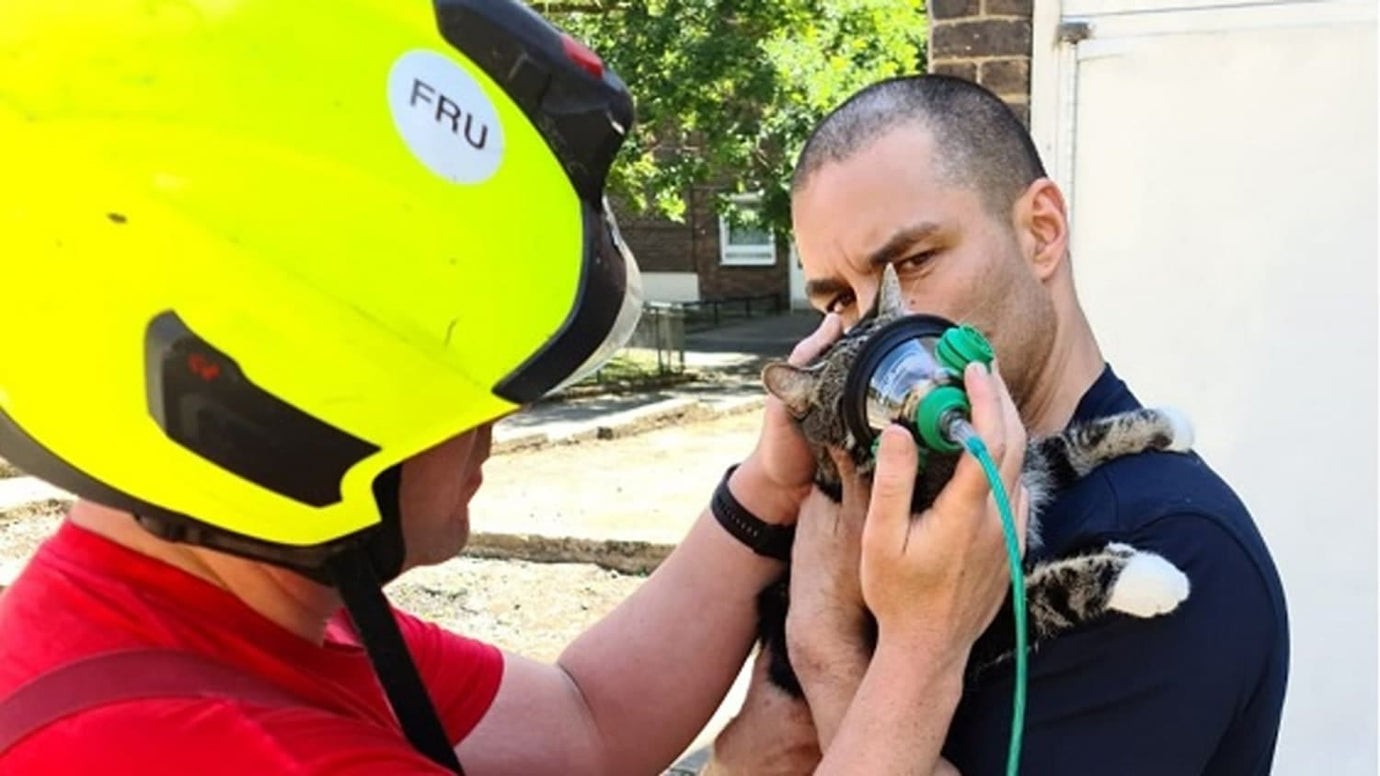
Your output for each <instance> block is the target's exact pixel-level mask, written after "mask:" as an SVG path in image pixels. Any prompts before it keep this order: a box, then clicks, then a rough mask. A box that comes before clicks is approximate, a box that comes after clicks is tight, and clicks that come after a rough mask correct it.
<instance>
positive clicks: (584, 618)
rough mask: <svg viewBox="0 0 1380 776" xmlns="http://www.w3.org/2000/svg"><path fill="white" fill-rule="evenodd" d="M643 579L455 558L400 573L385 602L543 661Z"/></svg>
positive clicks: (564, 566)
mask: <svg viewBox="0 0 1380 776" xmlns="http://www.w3.org/2000/svg"><path fill="white" fill-rule="evenodd" d="M643 581H644V578H643V577H640V576H633V575H626V574H620V573H618V572H614V571H606V570H604V569H601V568H598V567H596V566H592V565H589V564H583V563H529V562H526V561H514V560H482V559H478V558H457V559H455V560H452V561H449V562H447V563H443V564H441V565H439V566H432V567H429V568H419V569H414V570H412V571H410V572H408V573H407V574H404V575H403V576H402V577H401V578H399V579H398V580H397V581H395V582H393V583H392V584H391V585H389V587H388V596H389V599H390V600H392V601H393V602H394V604H396V605H398V606H400V607H402V608H403V609H406V610H407V611H409V612H412V613H413V614H416V615H417V616H418V617H422V618H424V619H427V620H431V621H433V622H436V623H438V624H440V625H442V626H444V627H446V628H449V629H451V630H453V631H455V632H457V633H463V634H465V635H466V636H470V637H472V638H476V639H479V640H481V641H486V642H488V643H490V644H495V645H497V646H499V647H502V648H504V649H508V650H511V651H513V652H516V653H518V654H521V655H524V656H526V657H529V658H532V659H534V660H542V661H547V662H549V661H552V660H555V659H556V657H558V656H559V655H560V653H561V651H562V650H564V649H565V648H566V646H568V645H569V644H570V642H571V641H573V640H574V639H575V638H576V637H577V636H579V635H580V634H581V633H583V632H584V630H585V629H586V628H588V627H589V626H590V625H592V624H593V623H594V622H595V621H597V620H598V619H599V618H601V617H603V616H604V615H605V614H608V613H609V612H610V611H612V610H613V608H614V607H616V606H617V605H618V604H619V602H621V601H622V600H623V599H625V598H627V597H628V596H629V595H631V594H632V592H633V591H634V590H636V589H637V587H638V586H639V585H640V584H642V582H643Z"/></svg>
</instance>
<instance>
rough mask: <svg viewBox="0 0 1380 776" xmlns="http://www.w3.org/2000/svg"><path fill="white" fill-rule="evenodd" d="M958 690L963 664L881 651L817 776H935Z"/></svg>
mask: <svg viewBox="0 0 1380 776" xmlns="http://www.w3.org/2000/svg"><path fill="white" fill-rule="evenodd" d="M962 687H963V661H962V660H956V659H953V658H948V659H943V658H937V657H936V656H934V655H933V654H927V653H926V652H925V651H924V650H916V649H911V648H905V647H900V648H898V647H888V646H886V645H885V644H883V645H881V646H879V647H878V649H877V653H876V654H875V655H874V656H873V658H872V662H871V664H870V665H869V666H868V669H867V673H866V675H864V677H863V680H862V682H861V683H860V684H859V685H858V692H857V694H856V695H855V696H854V698H853V703H852V704H851V705H850V706H849V708H848V712H847V714H845V715H844V718H843V723H842V724H841V725H840V726H839V729H838V733H837V734H836V735H835V737H834V739H833V741H832V742H831V745H830V747H829V748H828V750H827V751H825V753H824V760H823V761H822V762H821V763H820V767H819V769H818V770H816V771H815V773H816V774H819V775H820V776H837V775H838V774H869V776H887V775H888V774H915V773H931V772H933V771H934V770H935V769H936V768H937V767H938V766H939V765H940V754H941V752H942V750H943V747H944V738H945V736H946V735H948V730H949V724H950V722H952V720H953V714H954V710H955V709H957V708H958V701H959V696H960V694H961V692H962Z"/></svg>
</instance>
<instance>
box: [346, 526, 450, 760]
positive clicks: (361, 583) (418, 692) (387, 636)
mask: <svg viewBox="0 0 1380 776" xmlns="http://www.w3.org/2000/svg"><path fill="white" fill-rule="evenodd" d="M328 568H329V571H330V573H331V577H332V578H333V580H334V582H335V586H336V589H337V590H339V591H340V596H341V598H342V599H344V601H345V608H346V610H347V611H348V612H349V613H350V619H351V620H352V621H353V622H354V625H355V631H356V632H357V633H358V634H359V637H360V640H361V641H363V642H364V648H365V650H366V651H367V652H368V653H369V661H370V662H371V663H373V665H374V672H375V673H376V674H377V675H378V677H379V682H380V683H381V684H382V685H383V689H384V692H386V693H387V694H388V702H389V704H390V705H391V706H392V707H393V713H394V715H396V716H397V718H398V722H399V724H401V725H402V729H403V733H405V734H406V735H407V739H408V741H411V742H412V745H413V746H414V747H416V748H417V750H418V751H420V752H421V753H422V754H424V755H426V756H427V757H428V758H430V759H431V760H432V761H434V762H436V763H437V764H438V765H440V766H441V767H443V768H447V769H449V770H451V771H453V772H454V773H457V774H464V772H465V771H464V769H463V768H461V767H460V760H459V758H458V757H456V755H455V750H454V749H452V748H451V745H450V742H449V741H448V740H447V739H446V733H445V730H443V729H442V727H441V722H440V719H439V718H438V717H437V716H436V708H435V707H434V706H433V705H432V703H431V696H430V695H428V694H427V691H426V687H425V686H424V685H423V684H422V680H421V677H419V676H418V675H417V667H416V665H415V664H413V662H412V655H411V653H410V652H408V650H407V643H406V642H404V641H403V637H402V633H401V632H400V631H399V630H398V623H397V621H396V620H394V619H393V611H392V608H391V607H390V606H389V605H388V599H387V598H385V597H384V595H383V584H382V583H381V582H380V581H379V578H378V576H377V575H376V574H375V573H374V567H373V565H372V563H371V562H370V559H369V554H368V552H367V551H366V550H365V549H363V548H355V549H350V550H347V551H345V552H343V553H340V554H338V555H336V556H334V557H332V558H331V559H330V561H328Z"/></svg>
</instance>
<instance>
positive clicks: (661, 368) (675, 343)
mask: <svg viewBox="0 0 1380 776" xmlns="http://www.w3.org/2000/svg"><path fill="white" fill-rule="evenodd" d="M624 349H625V350H634V351H636V350H642V351H651V352H655V353H656V366H657V372H658V373H660V374H663V375H665V374H676V373H679V372H682V371H684V370H685V310H684V309H683V308H681V306H680V305H677V304H673V303H666V302H646V303H644V304H643V305H642V317H641V318H639V319H638V321H637V330H636V331H634V332H633V335H632V337H631V338H630V339H629V340H628V344H627V345H625V346H624Z"/></svg>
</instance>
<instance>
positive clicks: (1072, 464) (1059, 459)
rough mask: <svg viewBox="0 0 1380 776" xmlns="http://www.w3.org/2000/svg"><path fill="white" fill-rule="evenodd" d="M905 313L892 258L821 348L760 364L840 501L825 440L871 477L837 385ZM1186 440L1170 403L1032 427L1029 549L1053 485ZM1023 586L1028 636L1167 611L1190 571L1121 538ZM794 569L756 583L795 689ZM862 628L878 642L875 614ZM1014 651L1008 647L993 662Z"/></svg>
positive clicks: (1039, 567)
mask: <svg viewBox="0 0 1380 776" xmlns="http://www.w3.org/2000/svg"><path fill="white" fill-rule="evenodd" d="M906 314H907V311H906V310H905V306H904V302H903V300H902V296H901V287H900V283H899V281H898V279H897V277H896V273H895V270H893V269H892V268H891V267H890V266H888V267H887V268H886V269H885V271H884V273H883V278H882V286H881V289H880V291H879V293H878V298H877V301H876V302H875V303H874V304H873V307H872V309H871V310H870V311H869V312H868V314H867V315H866V316H865V317H864V318H863V319H862V320H861V321H859V322H858V324H857V325H855V326H854V327H853V328H852V329H850V330H849V331H848V332H847V333H846V334H845V335H844V336H843V337H842V338H841V339H839V340H838V341H837V342H835V343H834V344H833V345H832V346H831V347H830V348H829V349H827V350H826V351H825V352H824V353H822V354H821V355H819V356H818V357H817V358H815V359H814V360H813V361H812V362H811V363H810V364H808V365H806V366H804V367H795V366H792V365H790V364H787V363H785V362H772V363H770V364H768V365H767V366H766V368H765V369H764V370H763V373H762V380H763V382H764V383H765V384H766V388H767V390H768V391H769V392H770V393H771V394H772V395H773V396H775V397H777V398H778V399H780V400H781V401H782V402H783V403H784V404H785V406H786V408H787V409H788V411H789V412H790V414H791V415H792V417H794V418H795V420H796V422H797V424H798V425H799V427H800V429H801V431H802V433H803V435H804V436H805V439H806V441H807V442H808V443H809V445H810V448H811V450H812V452H813V454H814V457H815V463H816V474H815V484H816V485H817V486H818V487H819V488H820V489H821V490H822V491H823V492H824V493H825V494H827V495H828V496H829V497H830V498H831V499H832V500H834V501H835V502H838V501H840V499H841V495H842V486H841V483H840V480H839V474H838V471H837V469H836V468H835V466H834V462H833V459H832V458H830V456H829V453H828V449H827V448H830V447H832V448H835V449H838V450H842V451H846V452H847V453H848V454H849V455H850V457H851V458H852V460H853V462H854V464H855V465H856V466H857V470H858V472H859V474H860V475H862V477H863V479H864V482H865V483H868V484H870V476H869V475H870V474H871V471H872V465H873V460H872V454H871V450H870V447H869V445H867V444H865V443H862V442H860V441H859V440H857V439H854V438H853V435H852V434H851V433H850V432H849V430H848V428H847V426H846V423H845V421H844V418H843V414H842V410H841V408H842V404H843V395H842V394H843V387H844V383H845V380H846V378H847V375H848V371H849V368H850V367H851V366H852V365H853V362H854V360H855V359H856V358H857V356H858V354H859V352H860V351H861V350H862V346H863V344H864V343H865V342H866V341H867V338H868V337H869V335H870V334H871V333H872V332H874V331H876V330H878V329H880V328H881V327H883V326H885V325H886V324H887V323H889V322H890V321H892V320H894V319H895V318H898V317H901V316H904V315H906ZM1191 445H1192V430H1191V428H1190V426H1189V424H1188V422H1187V419H1186V418H1185V417H1183V416H1182V415H1181V414H1179V413H1178V412H1176V411H1173V410H1168V409H1150V408H1147V409H1139V410H1134V411H1131V412H1126V413H1122V414H1118V415H1112V416H1109V417H1104V418H1099V419H1096V420H1093V421H1090V422H1087V423H1083V424H1079V425H1075V426H1072V427H1070V428H1068V429H1066V430H1065V431H1064V432H1063V433H1061V434H1057V435H1053V436H1048V437H1043V438H1036V437H1034V436H1033V435H1032V436H1031V437H1030V441H1029V444H1028V446H1027V449H1026V454H1025V463H1024V468H1023V471H1022V474H1021V482H1022V484H1023V485H1024V486H1025V487H1026V489H1027V491H1028V493H1029V504H1030V515H1029V521H1028V529H1027V544H1026V547H1027V557H1029V552H1030V551H1031V550H1035V549H1038V548H1039V546H1040V531H1039V520H1038V514H1039V510H1040V508H1041V507H1043V506H1046V505H1047V504H1048V503H1049V502H1050V501H1051V500H1052V499H1053V496H1054V494H1055V493H1057V492H1058V491H1059V490H1061V489H1063V488H1066V487H1068V486H1069V485H1071V484H1072V483H1073V482H1075V481H1076V480H1078V479H1079V478H1081V477H1083V476H1084V475H1086V474H1088V473H1089V472H1090V471H1092V470H1093V469H1095V468H1097V467H1098V466H1099V465H1101V464H1103V463H1106V462H1108V461H1110V460H1112V459H1114V458H1118V457H1120V456H1125V455H1134V454H1136V453H1140V452H1143V451H1148V450H1165V451H1174V452H1182V451H1186V450H1188V449H1189V447H1190V446H1191ZM958 458H959V454H949V455H944V454H938V453H934V452H930V453H929V454H928V455H927V457H926V461H925V466H924V467H923V468H922V470H921V471H920V473H919V474H918V475H917V479H916V487H915V492H914V497H913V500H912V513H913V514H920V513H921V512H923V511H924V510H925V509H926V508H928V507H929V506H930V504H931V503H932V502H933V501H934V498H935V496H936V495H937V494H938V493H939V491H940V489H941V488H942V487H943V486H944V484H945V483H946V482H948V480H949V478H950V477H951V476H952V474H953V471H954V467H955V466H956V465H957V464H958ZM1026 566H1027V567H1026V569H1025V575H1026V579H1025V592H1026V601H1027V610H1028V615H1029V616H1028V618H1027V625H1028V627H1029V638H1028V643H1029V644H1030V645H1031V647H1032V648H1033V647H1034V646H1036V645H1037V644H1038V643H1039V642H1040V641H1044V640H1047V639H1050V638H1052V637H1054V636H1056V635H1057V634H1058V633H1060V632H1062V631H1066V630H1068V629H1071V628H1073V627H1075V626H1078V625H1080V624H1082V623H1085V622H1088V621H1090V620H1092V619H1094V618H1097V617H1100V616H1102V615H1103V614H1104V613H1106V612H1107V611H1117V612H1123V613H1125V614H1129V615H1132V616H1135V617H1154V616H1156V615H1161V614H1166V613H1169V612H1171V611H1173V610H1174V609H1175V608H1176V607H1177V606H1178V605H1179V603H1180V602H1182V601H1183V600H1184V599H1185V598H1186V597H1187V596H1188V578H1187V577H1186V576H1185V575H1184V574H1183V573H1182V572H1181V571H1180V570H1179V569H1177V568H1175V567H1174V566H1173V565H1172V564H1170V563H1169V562H1168V561H1166V560H1165V559H1164V558H1162V557H1160V556H1158V555H1155V554H1153V553H1149V552H1145V551H1142V550H1137V549H1135V548H1133V547H1130V546H1128V545H1125V544H1120V543H1110V544H1107V545H1106V546H1104V547H1102V548H1100V549H1096V550H1094V551H1091V552H1087V553H1084V554H1078V555H1075V556H1071V557H1066V558H1054V559H1048V560H1043V561H1040V562H1037V563H1033V564H1032V563H1030V562H1029V561H1027V564H1026ZM789 579H790V569H789V568H787V570H786V571H785V573H784V574H783V575H782V576H781V578H780V579H779V580H777V581H776V582H775V583H773V584H772V585H770V586H769V587H768V588H766V589H765V590H763V591H762V593H761V595H760V596H759V598H758V605H759V610H760V623H759V631H758V634H759V637H760V639H761V641H762V643H763V648H764V649H766V650H769V651H770V653H771V654H770V660H771V670H770V676H771V680H772V682H773V683H774V684H776V685H777V686H779V687H781V688H782V689H784V690H786V691H787V692H789V693H791V694H792V695H794V696H795V697H797V698H799V697H802V696H801V691H800V685H799V683H798V681H797V679H796V677H795V673H794V670H793V669H792V668H791V665H790V659H789V657H788V655H787V654H786V646H785V622H786V609H787V607H788V605H789V597H788V584H789ZM868 625H869V630H868V632H867V633H866V634H864V636H865V639H866V640H867V641H868V642H869V644H870V645H875V638H876V630H875V628H876V623H875V622H873V621H870V618H869V624H868ZM1008 657H1010V653H1009V652H1008V653H1004V654H1002V655H1000V656H998V657H997V658H996V659H995V662H999V661H1000V660H1003V659H1006V658H1008Z"/></svg>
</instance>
